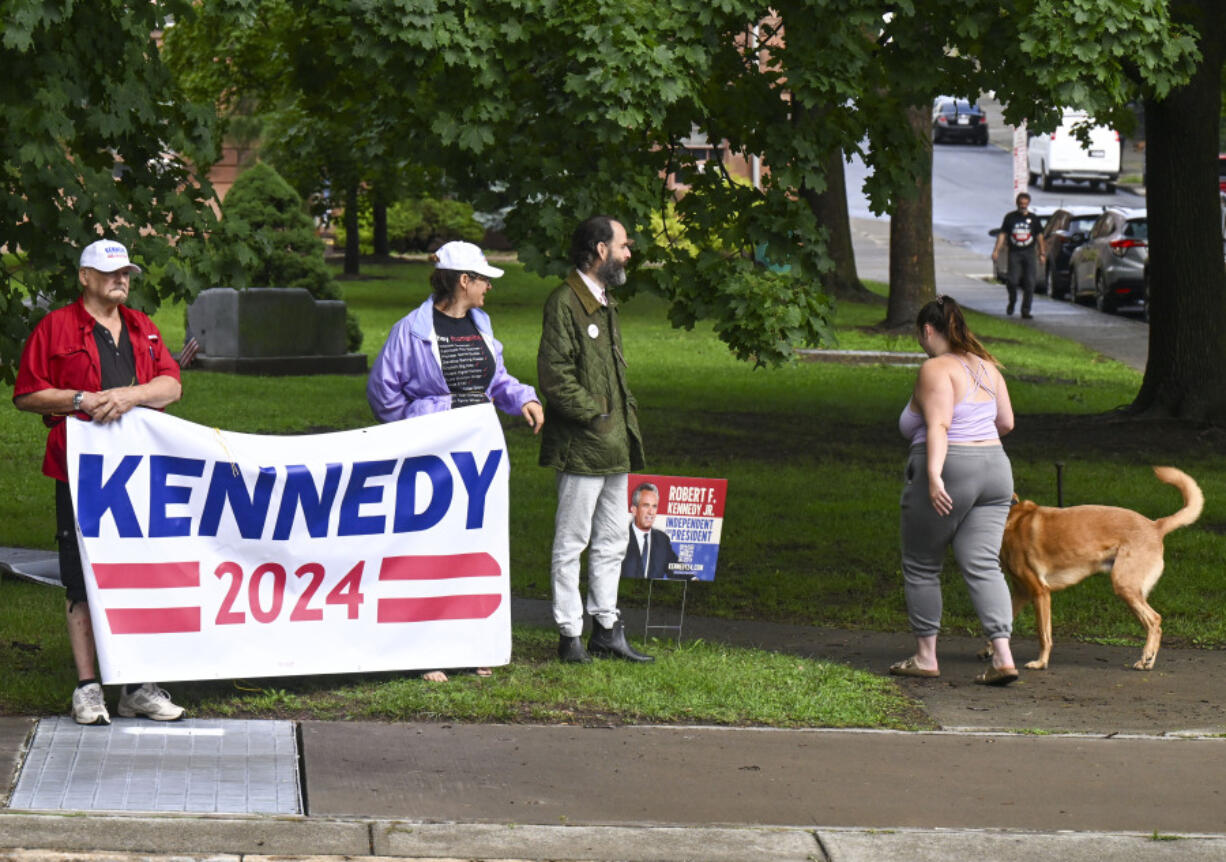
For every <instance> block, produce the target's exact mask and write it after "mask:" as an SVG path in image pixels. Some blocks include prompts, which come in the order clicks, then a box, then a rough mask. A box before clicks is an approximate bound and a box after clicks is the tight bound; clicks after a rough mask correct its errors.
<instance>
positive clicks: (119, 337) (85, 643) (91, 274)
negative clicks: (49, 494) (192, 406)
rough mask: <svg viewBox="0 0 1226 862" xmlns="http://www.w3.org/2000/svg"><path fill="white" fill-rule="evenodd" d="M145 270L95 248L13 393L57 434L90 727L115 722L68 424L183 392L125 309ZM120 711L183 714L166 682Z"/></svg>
mask: <svg viewBox="0 0 1226 862" xmlns="http://www.w3.org/2000/svg"><path fill="white" fill-rule="evenodd" d="M139 273H140V267H138V266H136V265H134V264H133V263H132V262H131V261H130V260H128V251H127V249H126V248H124V247H123V246H122V245H120V244H119V243H117V242H115V241H113V240H105V239H104V240H99V241H97V242H95V243H92V244H90V245H89V246H87V247H86V248H85V250H84V251H82V252H81V261H80V269H79V271H78V274H77V277H78V279H79V280H80V282H81V298H80V299H78V300H77V301H76V302H74V303H72V304H71V305H69V306H66V307H64V308H61V309H58V310H56V311H53V312H51V313H50V314H48V315H47V316H46V317H44V318H43V319H42V320H41V321H39V323H38V325H37V326H36V327H35V328H34V332H32V333H31V334H30V338H29V340H28V341H26V345H25V348H24V349H23V350H22V354H21V367H20V368H19V369H18V372H17V384H16V386H14V388H13V403H14V404H15V405H16V406H17V408H18V409H20V410H28V411H29V412H31V413H38V414H40V415H41V416H42V417H43V423H44V424H45V425H46V426H47V427H48V428H49V429H50V431H49V432H48V434H47V450H46V454H45V456H44V458H43V473H44V474H45V475H47V476H50V477H51V478H52V479H55V480H56V488H55V512H56V531H57V537H58V539H59V546H60V577H61V579H62V580H63V582H64V586H65V588H66V589H67V591H68V600H67V616H68V639H69V642H70V643H71V644H72V656H73V660H74V662H75V663H76V667H77V678H78V680H79V683H78V685H77V689H76V691H74V692H73V696H72V717H73V718H74V719H75V720H76V721H77V722H78V723H80V724H110V721H111V717H110V714H109V713H108V712H107V710H106V702H105V701H104V699H103V696H102V686H101V685H99V683H98V680H97V678H96V676H95V674H96V671H95V665H96V659H97V654H96V650H95V646H94V629H93V624H92V623H91V621H90V616H89V607H88V604H87V602H88V597H87V595H86V592H85V575H84V572H83V570H82V565H81V553H80V548H79V547H78V546H77V530H76V523H75V521H76V518H75V515H74V513H73V509H72V495H71V493H70V491H69V488H68V464H67V440H68V433H67V423H68V418H69V417H70V416H72V417H75V418H76V419H78V420H85V421H93V422H114V421H115V420H116V419H118V418H119V417H120V416H122V415H123V414H125V413H127V412H128V411H129V410H131V409H132V408H133V407H155V408H158V409H161V408H163V407H165V406H166V405H167V404H172V403H174V402H175V401H178V400H179V396H180V395H181V394H182V391H183V390H182V386H181V385H180V383H179V366H178V363H176V362H175V360H174V358H173V357H172V356H171V355H170V352H169V351H168V350H167V349H166V345H165V344H164V343H163V342H162V337H161V333H159V332H158V329H157V327H156V326H154V325H153V321H152V320H150V319H149V318H148V317H147V316H146V315H144V314H142V313H140V312H139V311H135V310H133V309H131V308H127V307H126V306H125V305H124V304H123V303H124V302H125V301H126V300H127V298H128V288H129V285H130V283H131V278H132V276H133V275H138V274H139ZM119 714H120V715H122V716H124V717H132V716H136V715H143V716H146V717H148V718H152V719H156V720H159V721H173V720H174V719H177V718H180V717H181V716H182V715H183V708H182V707H179V706H176V705H175V704H174V703H172V702H171V700H170V696H169V695H167V694H166V692H165V691H163V690H162V689H161V688H160V687H159V686H157V685H156V684H154V683H145V684H144V685H140V686H125V687H124V691H123V693H122V694H121V695H120V698H119Z"/></svg>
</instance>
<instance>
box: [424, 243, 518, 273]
mask: <svg viewBox="0 0 1226 862" xmlns="http://www.w3.org/2000/svg"><path fill="white" fill-rule="evenodd" d="M434 258H435V260H437V261H438V263H436V264H435V265H434V268H435V269H456V270H459V271H460V272H475V273H476V274H477V275H484V276H485V277H486V278H501V277H502V270H501V269H499V268H498V267H496V266H490V265H489V263H488V262H487V261H486V259H485V255H484V254H483V253H482V252H481V249H480V248H478V247H477V246H475V245H473V244H472V243H471V242H460V241H459V240H455V241H453V242H449V243H444V244H443V245H441V246H439V250H438V251H436V252H435V253H434Z"/></svg>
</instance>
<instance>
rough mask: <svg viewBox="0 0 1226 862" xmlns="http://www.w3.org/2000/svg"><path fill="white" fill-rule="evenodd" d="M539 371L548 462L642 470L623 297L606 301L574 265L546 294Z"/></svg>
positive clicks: (600, 472)
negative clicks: (620, 306) (620, 312)
mask: <svg viewBox="0 0 1226 862" xmlns="http://www.w3.org/2000/svg"><path fill="white" fill-rule="evenodd" d="M536 370H537V381H538V384H539V391H540V393H541V394H542V395H544V396H545V427H544V429H543V430H542V431H541V460H540V463H541V466H542V467H553V468H555V469H557V470H563V471H565V472H567V473H579V474H583V475H589V476H607V475H610V474H613V473H628V472H630V471H632V470H642V469H643V466H644V463H643V437H642V435H641V434H640V433H639V420H638V404H637V403H636V402H635V400H634V396H633V395H631V394H630V388H629V387H628V386H627V385H626V360H625V357H624V355H623V354H622V339H621V331H620V329H619V328H618V325H617V303H616V302H615V301H614V300H613V297H612V296H610V297H609V304H608V305H607V306H604V305H601V304H600V302H598V301H597V299H596V297H594V296H592V292H591V291H590V290H588V288H587V285H586V284H584V283H583V279H581V278H580V277H579V273H578V272H576V271H573V270H572V271H571V273H570V275H568V276H567V277H566V281H565V282H564V283H563V284H561V285H559V286H558V288H557V289H556V290H555V291H554V292H553V293H551V294H550V295H549V298H548V299H547V300H545V316H544V326H543V328H542V330H541V347H540V350H539V351H538V353H537V356H536Z"/></svg>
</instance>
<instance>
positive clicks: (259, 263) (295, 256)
mask: <svg viewBox="0 0 1226 862" xmlns="http://www.w3.org/2000/svg"><path fill="white" fill-rule="evenodd" d="M212 244H213V250H214V253H215V260H216V262H217V265H218V267H219V272H221V273H222V274H223V276H224V277H225V278H226V279H227V281H229V285H228V286H230V287H240V288H241V287H305V288H306V289H307V290H309V291H310V292H311V295H312V296H314V297H315V298H316V299H341V298H342V296H341V290H340V287H339V286H338V285H337V283H336V280H335V279H334V278H333V277H332V271H331V270H330V269H328V266H327V264H325V263H324V244H323V240H321V239H320V238H319V237H318V236H316V235H315V222H314V220H313V219H312V218H311V216H310V215H309V214H308V213H307V211H306V208H305V207H304V206H303V203H302V198H301V197H299V196H298V193H297V192H296V191H294V189H293V187H291V186H290V184H289V183H287V182H286V181H285V179H284V178H283V177H282V176H281V175H280V174H278V173H277V172H276V171H275V170H274V169H273V168H272V167H270V166H269V165H267V164H264V163H263V162H261V163H259V164H256V165H254V166H252V167H251V168H249V169H247V170H246V171H244V172H243V173H242V174H240V175H239V177H238V179H236V180H235V181H234V185H233V186H232V187H231V188H230V192H229V194H227V195H226V200H225V203H224V204H223V206H222V219H221V226H220V227H219V229H218V230H217V232H216V233H215V234H214V236H213V243H212ZM345 315H346V333H347V335H346V342H347V345H348V348H349V350H352V351H356V350H357V349H358V348H359V347H361V345H362V331H361V329H360V328H359V327H358V325H357V318H355V317H354V316H353V312H351V311H348V310H346V312H345Z"/></svg>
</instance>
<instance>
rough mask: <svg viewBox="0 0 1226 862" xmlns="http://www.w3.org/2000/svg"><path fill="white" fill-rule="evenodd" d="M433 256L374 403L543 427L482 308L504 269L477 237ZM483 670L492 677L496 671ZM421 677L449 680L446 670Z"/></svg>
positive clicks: (396, 334)
mask: <svg viewBox="0 0 1226 862" xmlns="http://www.w3.org/2000/svg"><path fill="white" fill-rule="evenodd" d="M433 259H434V261H435V262H436V265H435V269H434V272H433V273H432V274H431V276H430V288H431V289H432V290H433V292H434V293H433V295H432V296H431V297H430V298H428V299H427V300H426V301H425V302H423V303H422V304H421V305H420V306H418V308H417V309H415V310H414V311H412V312H410V313H409V314H408V315H407V316H406V317H403V318H401V319H400V320H399V321H398V322H397V323H396V325H395V326H393V327H392V331H391V332H390V333H389V334H388V336H387V343H386V344H384V345H383V349H382V350H381V351H379V357H378V358H377V359H376V360H375V364H374V367H373V368H372V369H371V371H370V379H369V380H368V381H367V383H366V399H367V400H368V401H369V402H370V409H371V410H373V411H374V413H375V416H376V417H377V418H378V419H379V421H380V422H394V421H396V420H397V419H406V418H408V417H410V416H422V415H425V414H426V413H437V412H439V411H442V410H450V409H451V408H453V407H468V406H471V405H474V404H485V403H486V402H490V401H492V402H493V403H494V406H495V407H497V408H498V409H500V410H502V411H503V412H504V413H510V414H512V415H514V414H516V413H518V414H521V415H522V416H523V417H524V419H526V420H527V422H528V424H529V425H531V426H532V430H533V432H536V433H539V432H540V430H541V426H542V425H543V424H544V423H545V412H544V410H542V409H541V402H540V400H539V399H537V397H536V391H535V390H534V389H533V388H532V387H531V386H528V385H526V384H523V383H520V382H519V381H518V380H516V379H515V378H514V377H512V376H511V375H510V374H508V373H507V369H506V366H505V365H503V362H502V345H501V344H500V343H499V342H498V339H496V338H494V333H493V331H492V330H491V329H490V316H489V315H488V314H486V313H485V312H484V311H482V310H481V306H483V305H484V304H485V294H486V292H487V291H488V290H489V289H490V286H491V279H495V278H499V277H501V276H502V270H501V269H498V268H497V267H495V266H490V265H489V263H488V262H487V261H486V259H485V255H484V254H482V253H481V249H480V248H478V247H477V246H475V245H473V244H472V243H470V242H449V243H447V244H446V245H444V246H442V247H441V248H439V250H438V252H436V253H435V255H434V257H433ZM477 673H478V674H479V675H482V676H488V675H489V670H488V669H487V668H478V669H477ZM422 678H423V679H427V680H430V681H431V682H446V681H447V675H446V674H445V673H443V672H442V671H441V670H434V671H429V672H428V673H425V674H422Z"/></svg>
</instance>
